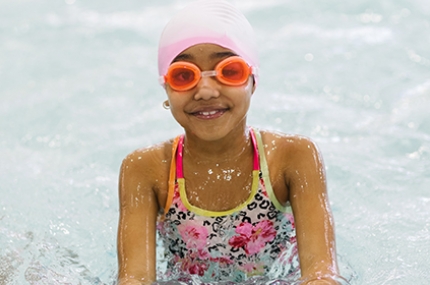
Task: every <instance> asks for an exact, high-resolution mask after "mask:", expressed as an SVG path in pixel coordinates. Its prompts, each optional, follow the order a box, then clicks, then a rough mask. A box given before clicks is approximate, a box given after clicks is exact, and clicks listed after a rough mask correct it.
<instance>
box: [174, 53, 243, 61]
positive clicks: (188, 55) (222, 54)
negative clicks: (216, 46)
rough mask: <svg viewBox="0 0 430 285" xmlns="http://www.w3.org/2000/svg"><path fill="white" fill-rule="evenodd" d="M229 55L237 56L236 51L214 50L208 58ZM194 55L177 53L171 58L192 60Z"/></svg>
mask: <svg viewBox="0 0 430 285" xmlns="http://www.w3.org/2000/svg"><path fill="white" fill-rule="evenodd" d="M230 56H237V54H236V53H234V52H232V51H223V52H215V53H213V54H211V55H210V56H209V58H210V59H220V58H226V57H230ZM193 59H194V56H193V55H191V54H188V53H183V54H180V55H178V56H177V57H175V58H174V59H173V60H172V63H173V62H177V61H181V60H193Z"/></svg>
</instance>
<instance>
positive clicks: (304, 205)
mask: <svg viewBox="0 0 430 285" xmlns="http://www.w3.org/2000/svg"><path fill="white" fill-rule="evenodd" d="M292 149H293V151H292V153H291V155H290V157H291V160H290V163H291V165H292V168H291V169H290V170H289V171H288V173H286V179H287V180H286V181H287V186H288V187H289V199H290V202H291V205H292V208H293V212H294V218H295V224H296V232H297V243H298V248H299V258H300V267H301V273H302V279H303V280H304V284H306V285H311V284H315V285H316V284H339V283H338V282H336V281H335V280H334V278H336V277H338V276H339V270H338V266H337V260H336V245H335V234H334V222H333V218H332V214H331V210H330V206H329V201H328V197H327V189H326V177H325V171H324V165H323V161H322V158H321V156H320V154H319V152H318V149H317V148H316V146H315V144H313V143H312V142H311V141H310V140H308V139H305V138H299V139H297V140H296V142H295V143H294V147H293V148H292Z"/></svg>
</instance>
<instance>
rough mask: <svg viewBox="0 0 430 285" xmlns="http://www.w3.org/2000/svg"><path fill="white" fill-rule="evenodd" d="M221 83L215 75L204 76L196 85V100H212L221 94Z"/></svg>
mask: <svg viewBox="0 0 430 285" xmlns="http://www.w3.org/2000/svg"><path fill="white" fill-rule="evenodd" d="M219 89H220V83H219V82H218V80H216V77H214V76H203V77H202V78H200V81H199V82H198V83H197V86H196V93H195V95H194V99H195V100H210V99H213V98H218V97H219V95H220V90H219Z"/></svg>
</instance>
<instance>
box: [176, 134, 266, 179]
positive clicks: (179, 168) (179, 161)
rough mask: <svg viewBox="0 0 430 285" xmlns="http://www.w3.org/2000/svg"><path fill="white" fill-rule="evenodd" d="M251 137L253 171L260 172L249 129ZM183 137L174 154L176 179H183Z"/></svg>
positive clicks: (254, 138) (255, 146)
mask: <svg viewBox="0 0 430 285" xmlns="http://www.w3.org/2000/svg"><path fill="white" fill-rule="evenodd" d="M249 133H250V135H251V141H252V146H253V152H254V158H253V170H260V161H259V155H258V147H257V139H256V137H255V133H254V130H253V129H251V128H249ZM184 137H185V136H184V135H181V136H180V137H179V141H178V151H177V152H176V178H184V168H183V150H184Z"/></svg>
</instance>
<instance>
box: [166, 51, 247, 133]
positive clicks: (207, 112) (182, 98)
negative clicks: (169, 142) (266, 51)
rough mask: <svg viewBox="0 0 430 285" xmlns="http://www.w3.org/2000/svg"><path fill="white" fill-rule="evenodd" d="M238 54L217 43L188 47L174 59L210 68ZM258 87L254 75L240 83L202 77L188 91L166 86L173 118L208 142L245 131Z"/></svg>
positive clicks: (206, 68) (204, 69) (202, 68)
mask: <svg viewBox="0 0 430 285" xmlns="http://www.w3.org/2000/svg"><path fill="white" fill-rule="evenodd" d="M235 55H236V54H235V53H234V52H232V51H231V50H229V49H225V48H223V47H221V46H218V45H215V44H198V45H195V46H192V47H190V48H188V49H186V50H184V51H183V52H182V53H180V54H179V55H178V56H177V57H176V58H175V59H174V62H177V61H187V62H190V63H193V64H195V65H197V66H198V67H199V68H200V70H201V71H206V70H214V69H215V66H216V65H217V64H218V63H219V62H220V61H222V60H223V59H226V58H227V57H230V56H235ZM250 77H251V76H250ZM254 90H255V87H254V82H253V79H252V77H251V79H249V78H248V80H247V81H246V82H245V83H244V84H243V85H240V86H228V85H225V84H222V83H221V82H219V81H218V80H217V79H216V77H202V78H201V79H200V81H199V82H198V83H197V85H196V86H195V87H194V88H192V89H190V90H187V91H175V90H173V89H172V88H170V86H169V85H168V84H167V85H166V91H167V96H168V98H169V104H170V110H171V112H172V114H173V117H174V118H175V119H176V121H177V122H178V123H179V124H180V125H181V126H182V127H183V128H184V129H185V131H186V133H187V135H193V136H196V137H198V138H200V139H203V140H208V141H214V140H218V139H221V138H223V137H225V136H227V135H228V134H231V133H232V132H235V131H237V132H242V134H243V131H244V129H245V127H246V114H247V112H248V109H249V104H250V100H251V95H252V93H253V92H254Z"/></svg>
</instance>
